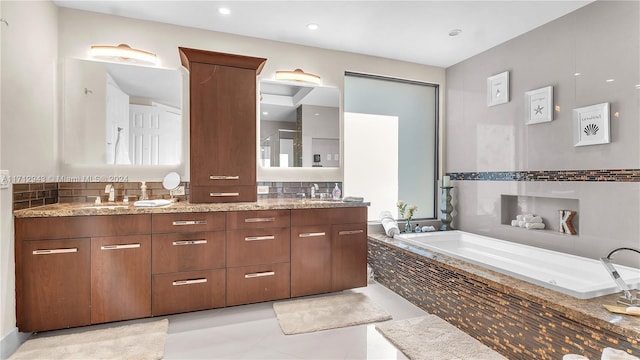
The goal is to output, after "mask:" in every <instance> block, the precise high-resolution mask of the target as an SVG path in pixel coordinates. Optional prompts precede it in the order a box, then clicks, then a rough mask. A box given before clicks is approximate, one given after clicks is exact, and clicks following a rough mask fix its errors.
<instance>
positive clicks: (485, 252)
mask: <svg viewBox="0 0 640 360" xmlns="http://www.w3.org/2000/svg"><path fill="white" fill-rule="evenodd" d="M395 238H396V239H398V240H400V241H402V242H405V243H407V244H410V245H413V246H416V247H420V248H423V249H426V250H432V251H436V252H439V253H441V254H445V255H448V256H451V257H453V258H457V259H460V260H464V261H468V262H470V263H473V264H476V265H479V266H483V267H486V268H489V269H491V270H494V271H497V272H500V273H503V274H506V275H509V276H513V277H515V278H518V279H520V280H524V281H528V282H531V283H534V284H536V285H540V286H543V287H546V288H548V289H551V290H555V291H559V292H561V293H564V294H567V295H570V296H573V297H575V298H578V299H590V298H594V297H598V296H602V295H607V294H613V293H616V292H620V289H618V287H617V286H616V284H615V282H614V281H613V279H612V278H611V276H610V275H609V273H608V272H607V271H606V270H605V268H604V266H602V264H601V263H600V261H599V260H594V259H588V258H585V257H580V256H575V255H570V254H565V253H561V252H558V251H552V250H546V249H541V248H537V247H533V246H528V245H522V244H518V243H513V242H510V241H504V240H498V239H494V238H490V237H487V236H481V235H476V234H472V233H467V232H463V231H458V230H455V231H446V232H434V233H416V234H400V235H396V236H395ZM615 267H616V269H617V270H618V273H619V274H620V276H621V277H622V279H623V280H624V281H625V282H626V283H627V284H628V285H629V287H630V288H631V289H639V288H640V269H637V268H632V267H627V266H622V265H615Z"/></svg>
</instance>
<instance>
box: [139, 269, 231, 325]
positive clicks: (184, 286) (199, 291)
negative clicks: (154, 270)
mask: <svg viewBox="0 0 640 360" xmlns="http://www.w3.org/2000/svg"><path fill="white" fill-rule="evenodd" d="M152 287H153V290H152V305H151V312H152V314H153V315H154V316H156V315H165V314H175V313H180V312H187V311H195V310H205V309H213V308H218V307H223V306H224V305H225V270H224V269H217V270H207V271H192V272H181V273H172V274H161V275H153V280H152Z"/></svg>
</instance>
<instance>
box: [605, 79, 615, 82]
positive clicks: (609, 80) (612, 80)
mask: <svg viewBox="0 0 640 360" xmlns="http://www.w3.org/2000/svg"><path fill="white" fill-rule="evenodd" d="M605 81H606V82H614V81H616V79H607V80H605Z"/></svg>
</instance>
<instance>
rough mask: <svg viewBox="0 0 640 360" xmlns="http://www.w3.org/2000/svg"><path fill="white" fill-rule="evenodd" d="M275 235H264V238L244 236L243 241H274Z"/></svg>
mask: <svg viewBox="0 0 640 360" xmlns="http://www.w3.org/2000/svg"><path fill="white" fill-rule="evenodd" d="M275 238H276V236H275V235H265V236H245V238H244V241H260V240H273V239H275Z"/></svg>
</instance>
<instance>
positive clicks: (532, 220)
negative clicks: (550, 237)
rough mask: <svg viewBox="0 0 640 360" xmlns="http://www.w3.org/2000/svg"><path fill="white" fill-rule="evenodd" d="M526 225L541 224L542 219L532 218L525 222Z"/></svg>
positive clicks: (538, 217)
mask: <svg viewBox="0 0 640 360" xmlns="http://www.w3.org/2000/svg"><path fill="white" fill-rule="evenodd" d="M525 221H526V222H528V223H530V224H531V223H541V222H542V218H541V217H540V216H532V217H531V218H529V219H528V220H525Z"/></svg>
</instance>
